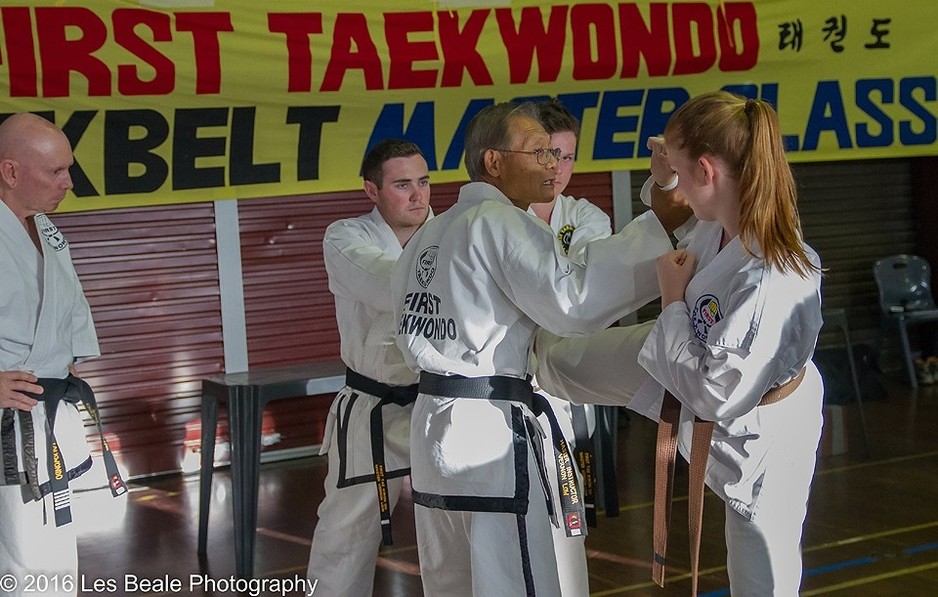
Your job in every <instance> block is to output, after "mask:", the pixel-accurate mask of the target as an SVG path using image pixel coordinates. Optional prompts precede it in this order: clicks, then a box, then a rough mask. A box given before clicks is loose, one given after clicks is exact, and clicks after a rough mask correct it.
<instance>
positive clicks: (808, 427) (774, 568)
mask: <svg viewBox="0 0 938 597" xmlns="http://www.w3.org/2000/svg"><path fill="white" fill-rule="evenodd" d="M811 369H813V368H811ZM809 373H810V370H809ZM814 375H816V373H815V374H814ZM806 381H808V380H806ZM792 399H795V397H792V398H788V399H787V400H792ZM818 401H819V399H818ZM782 405H784V401H783V402H781V403H779V404H778V405H771V406H765V407H760V408H765V409H772V408H775V407H776V406H782ZM773 419H776V420H773ZM773 419H769V418H768V417H767V418H766V420H767V421H771V423H770V424H771V425H773V426H778V427H780V428H785V432H784V433H782V434H780V435H777V437H778V438H779V441H778V443H777V444H776V445H775V446H773V447H772V450H771V451H770V452H769V455H768V459H769V461H768V463H767V465H766V469H765V477H764V478H763V481H762V487H761V489H760V493H759V499H758V501H757V503H756V507H755V516H754V517H753V519H752V520H749V519H747V518H746V517H744V516H742V515H740V514H739V513H738V512H736V511H735V510H733V509H732V508H730V507H729V506H727V507H726V548H727V557H726V567H727V572H728V574H729V577H730V591H731V592H732V594H733V597H797V595H798V589H799V587H800V586H801V572H802V563H801V534H802V527H803V525H804V520H805V516H806V514H807V507H808V494H809V491H810V488H811V480H812V479H813V478H814V467H815V462H816V459H817V447H818V443H819V442H820V438H821V423H822V420H821V416H820V405H816V406H815V408H814V409H800V410H795V411H793V412H792V413H791V415H790V416H786V417H784V418H782V419H779V418H778V417H773Z"/></svg>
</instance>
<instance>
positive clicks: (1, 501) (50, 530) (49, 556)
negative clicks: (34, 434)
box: [0, 464, 79, 597]
mask: <svg viewBox="0 0 938 597" xmlns="http://www.w3.org/2000/svg"><path fill="white" fill-rule="evenodd" d="M40 466H42V464H40ZM24 491H25V492H26V493H27V494H28V495H29V497H30V498H31V496H32V494H31V493H29V488H28V487H26V486H20V485H12V486H3V487H0V577H4V575H7V574H9V575H12V578H13V579H14V580H15V581H16V582H15V588H13V590H10V591H8V590H2V594H3V595H11V596H13V597H21V596H25V595H35V594H37V593H39V594H41V595H76V594H77V589H78V586H79V578H78V538H77V535H76V530H75V524H74V523H72V524H66V525H64V526H60V527H56V526H55V515H54V514H53V512H52V496H51V495H50V496H46V498H45V499H44V500H41V501H35V500H31V501H29V502H27V503H25V504H24V503H23V493H24ZM73 509H74V506H73ZM44 523H45V524H44ZM27 575H29V577H31V578H32V581H30V578H28V577H27ZM56 577H57V578H56ZM4 582H5V583H9V582H10V580H9V579H5V580H4ZM27 582H32V583H33V584H32V585H31V586H28V585H27ZM46 583H47V584H46ZM11 586H12V585H6V584H5V585H4V587H3V589H10V588H11ZM63 588H65V589H70V590H61V589H63ZM54 589H60V590H58V591H56V590H54ZM26 591H30V592H26Z"/></svg>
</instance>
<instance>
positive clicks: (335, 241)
mask: <svg viewBox="0 0 938 597" xmlns="http://www.w3.org/2000/svg"><path fill="white" fill-rule="evenodd" d="M322 253H323V259H324V261H325V265H326V273H327V274H328V275H329V290H330V291H331V292H332V294H334V295H335V296H336V297H344V298H348V299H352V300H355V301H358V302H361V303H364V304H365V305H367V306H368V307H370V308H372V309H375V310H377V311H381V312H391V311H392V309H393V303H392V301H391V296H390V295H391V292H390V280H391V272H392V271H393V269H394V264H395V263H396V262H397V259H395V258H393V257H390V256H388V255H387V253H386V252H385V251H383V250H382V249H381V248H380V247H378V246H376V245H375V244H374V241H373V240H372V239H371V238H370V237H369V236H368V234H366V233H365V231H364V230H362V229H361V228H359V227H357V226H355V225H353V224H350V223H348V222H345V221H339V222H334V223H332V224H330V225H329V227H328V228H327V229H326V234H325V236H324V238H323V242H322Z"/></svg>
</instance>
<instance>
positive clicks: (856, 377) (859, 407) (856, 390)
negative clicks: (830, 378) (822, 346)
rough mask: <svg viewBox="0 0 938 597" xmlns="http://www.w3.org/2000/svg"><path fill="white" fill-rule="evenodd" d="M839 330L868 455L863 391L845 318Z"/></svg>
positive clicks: (868, 447)
mask: <svg viewBox="0 0 938 597" xmlns="http://www.w3.org/2000/svg"><path fill="white" fill-rule="evenodd" d="M840 329H841V331H843V333H844V342H846V348H847V362H848V363H849V364H850V377H851V378H852V379H853V391H854V393H855V394H856V396H857V412H858V413H859V415H860V431H861V432H862V433H863V447H864V448H865V452H866V455H867V456H869V455H870V436H869V434H868V433H867V432H866V414H865V413H864V411H863V391H862V390H861V388H860V377H859V375H858V374H857V362H856V359H854V358H853V345H852V344H851V343H850V332H849V330H848V329H847V322H846V320H845V321H843V322H842V323H841V326H840Z"/></svg>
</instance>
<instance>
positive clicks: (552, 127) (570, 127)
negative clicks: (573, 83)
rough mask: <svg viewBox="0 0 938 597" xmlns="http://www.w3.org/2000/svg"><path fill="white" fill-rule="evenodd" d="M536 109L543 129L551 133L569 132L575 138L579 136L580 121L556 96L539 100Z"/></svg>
mask: <svg viewBox="0 0 938 597" xmlns="http://www.w3.org/2000/svg"><path fill="white" fill-rule="evenodd" d="M537 111H538V113H539V114H540V116H541V124H543V125H544V130H546V131H547V132H548V133H550V134H551V135H553V134H554V133H565V132H571V133H573V134H574V135H575V136H576V137H577V138H579V137H580V121H579V120H577V118H576V116H574V115H573V114H571V113H570V111H569V110H567V108H566V107H565V106H564V105H563V104H562V103H560V100H558V99H557V98H553V99H551V100H549V101H546V102H540V103H539V104H538V105H537Z"/></svg>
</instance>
